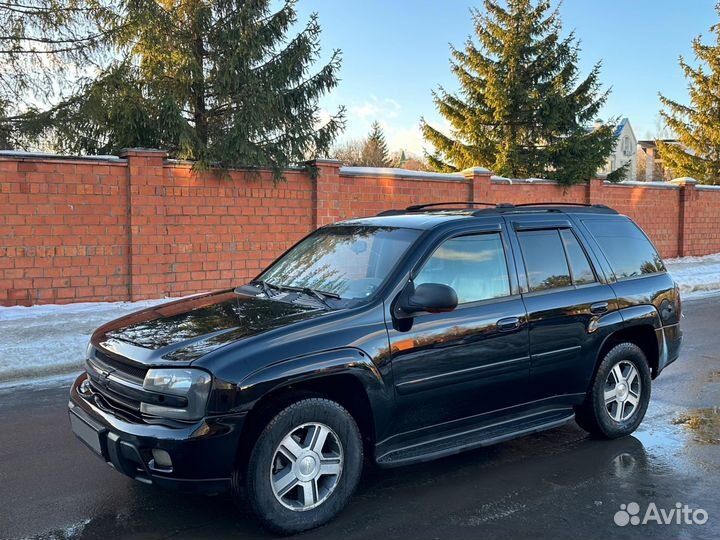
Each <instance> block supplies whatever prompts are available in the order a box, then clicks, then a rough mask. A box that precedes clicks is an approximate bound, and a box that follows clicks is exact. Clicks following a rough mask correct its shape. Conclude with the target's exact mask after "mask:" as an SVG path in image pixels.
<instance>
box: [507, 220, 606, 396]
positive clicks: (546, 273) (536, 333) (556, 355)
mask: <svg viewBox="0 0 720 540" xmlns="http://www.w3.org/2000/svg"><path fill="white" fill-rule="evenodd" d="M506 220H507V222H508V224H509V229H511V237H512V242H513V250H514V252H515V253H516V257H515V262H516V267H517V274H518V280H519V283H520V289H521V293H522V298H523V301H524V303H525V307H526V309H527V313H528V325H529V340H530V385H529V395H530V396H531V397H532V399H533V400H538V399H545V398H551V397H553V396H560V395H566V394H581V393H584V392H585V391H586V390H587V385H588V384H589V382H590V379H591V377H592V373H593V370H594V366H595V359H596V353H597V350H598V347H599V345H600V342H601V340H602V339H603V338H604V335H603V332H602V325H601V324H600V320H601V318H603V317H608V316H610V314H612V313H613V312H616V311H617V299H616V297H615V293H614V291H613V290H612V288H611V287H610V286H609V285H608V284H607V281H606V278H605V275H604V273H603V272H602V269H601V268H600V266H599V264H598V262H597V261H596V260H595V259H594V256H593V254H592V253H590V252H589V251H588V250H586V249H585V247H584V246H583V243H582V235H581V234H579V231H577V230H576V227H575V224H574V222H573V221H572V220H571V219H570V218H569V217H568V216H565V215H563V216H562V217H561V218H559V219H557V218H553V219H550V218H549V217H548V216H547V215H526V216H514V217H507V218H506Z"/></svg>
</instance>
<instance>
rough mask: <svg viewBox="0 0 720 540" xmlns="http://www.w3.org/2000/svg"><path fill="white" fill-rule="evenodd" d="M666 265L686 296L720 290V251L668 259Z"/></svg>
mask: <svg viewBox="0 0 720 540" xmlns="http://www.w3.org/2000/svg"><path fill="white" fill-rule="evenodd" d="M665 265H666V266H667V269H668V272H670V274H671V275H672V277H673V278H674V279H675V281H677V282H678V284H679V285H680V293H681V294H682V295H683V296H684V297H693V296H699V295H704V294H709V293H714V292H718V291H720V253H714V254H712V255H704V256H702V257H678V258H676V259H666V260H665Z"/></svg>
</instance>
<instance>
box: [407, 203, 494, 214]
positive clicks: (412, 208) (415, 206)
mask: <svg viewBox="0 0 720 540" xmlns="http://www.w3.org/2000/svg"><path fill="white" fill-rule="evenodd" d="M458 204H462V205H465V206H497V205H496V204H495V203H488V202H480V201H448V202H434V203H428V204H413V205H412V206H408V207H407V208H405V211H406V212H418V211H420V210H423V209H424V208H431V207H433V206H448V205H452V206H455V205H458Z"/></svg>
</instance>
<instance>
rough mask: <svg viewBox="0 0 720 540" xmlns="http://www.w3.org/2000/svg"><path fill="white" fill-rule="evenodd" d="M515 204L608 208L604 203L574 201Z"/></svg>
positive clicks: (523, 204)
mask: <svg viewBox="0 0 720 540" xmlns="http://www.w3.org/2000/svg"><path fill="white" fill-rule="evenodd" d="M515 206H521V207H522V206H583V207H586V208H609V206H605V205H604V204H587V203H576V202H533V203H521V204H516V205H515Z"/></svg>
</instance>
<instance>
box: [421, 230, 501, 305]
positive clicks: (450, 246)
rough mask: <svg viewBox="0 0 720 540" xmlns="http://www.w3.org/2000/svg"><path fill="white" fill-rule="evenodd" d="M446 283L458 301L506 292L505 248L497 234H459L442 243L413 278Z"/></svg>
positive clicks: (484, 297) (496, 296) (470, 300)
mask: <svg viewBox="0 0 720 540" xmlns="http://www.w3.org/2000/svg"><path fill="white" fill-rule="evenodd" d="M414 282H415V286H417V285H420V284H422V283H442V284H443V285H449V286H450V287H452V288H453V289H455V292H456V293H457V295H458V302H459V303H461V304H463V303H467V302H477V301H478V300H487V299H489V298H498V297H500V296H509V295H510V280H509V278H508V270H507V264H506V262H505V251H504V249H503V244H502V240H501V238H500V235H499V234H476V235H469V236H459V237H457V238H451V239H450V240H447V241H445V242H443V243H442V244H441V245H440V247H438V248H437V249H436V250H435V252H434V253H433V254H432V255H431V256H430V258H429V259H428V260H427V261H426V262H425V265H424V266H423V268H422V270H420V273H419V274H418V275H417V277H416V278H415V280H414Z"/></svg>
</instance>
